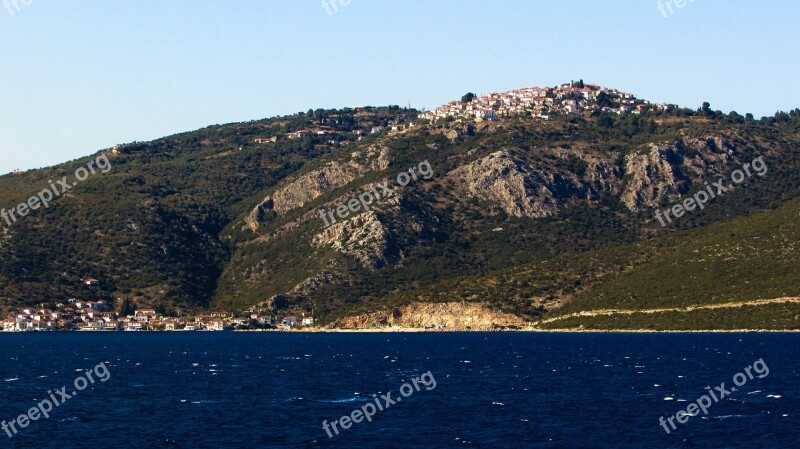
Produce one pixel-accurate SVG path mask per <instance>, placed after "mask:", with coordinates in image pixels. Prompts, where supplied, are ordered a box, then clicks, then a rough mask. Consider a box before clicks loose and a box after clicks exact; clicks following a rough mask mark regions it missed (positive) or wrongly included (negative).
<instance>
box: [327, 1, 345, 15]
mask: <svg viewBox="0 0 800 449" xmlns="http://www.w3.org/2000/svg"><path fill="white" fill-rule="evenodd" d="M351 1H352V0H322V7H323V8H325V11H326V12H327V13H328V15H329V16H332V15H334V14H335V13H337V12H339V5H340V4H341V5H342V6H348V5H349V4H350V2H351Z"/></svg>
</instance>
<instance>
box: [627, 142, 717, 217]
mask: <svg viewBox="0 0 800 449" xmlns="http://www.w3.org/2000/svg"><path fill="white" fill-rule="evenodd" d="M730 153H731V151H730V146H729V145H728V144H727V142H726V141H725V140H723V139H722V138H719V137H716V138H713V139H706V140H702V139H689V140H686V141H683V140H678V141H676V142H675V143H672V144H668V145H658V144H651V145H650V150H649V151H647V152H646V153H631V154H629V155H628V156H627V158H626V159H625V172H626V173H627V174H628V175H629V176H630V181H629V182H628V183H627V185H626V186H625V191H624V192H623V194H622V202H623V203H625V205H626V206H627V207H628V209H630V210H632V211H637V210H640V209H642V208H647V207H657V206H658V205H659V204H660V203H661V202H662V201H663V200H664V199H665V198H673V197H676V196H680V195H681V194H683V193H685V192H686V191H687V190H689V188H690V187H691V185H692V183H693V182H696V181H698V180H699V179H701V178H703V177H711V176H713V175H715V174H717V173H719V172H720V171H719V168H720V166H721V165H723V164H727V163H729V162H731V159H732V158H731V155H730Z"/></svg>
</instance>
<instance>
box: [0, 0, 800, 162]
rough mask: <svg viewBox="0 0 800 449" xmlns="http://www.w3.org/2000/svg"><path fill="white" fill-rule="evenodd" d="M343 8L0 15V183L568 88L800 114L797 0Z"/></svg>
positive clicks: (188, 7)
mask: <svg viewBox="0 0 800 449" xmlns="http://www.w3.org/2000/svg"><path fill="white" fill-rule="evenodd" d="M0 1H2V0H0ZM7 1H12V0H7ZM24 1H29V0H24ZM328 1H329V2H334V0H328ZM341 1H342V0H338V4H339V6H338V12H336V11H335V10H334V8H333V7H330V10H331V12H332V13H333V14H332V15H329V14H328V12H326V10H325V8H323V6H322V0H261V1H255V0H253V1H237V0H225V1H222V0H220V1H205V0H170V1H163V0H137V1H126V2H123V1H121V0H120V1H108V0H70V1H53V0H32V3H31V4H29V5H27V6H26V5H23V4H22V2H23V0H17V2H18V4H19V7H20V9H19V10H18V11H17V10H16V8H14V7H13V6H11V7H10V8H11V9H12V11H13V12H14V14H13V15H12V14H10V13H9V11H8V9H6V8H5V7H3V8H2V9H0V155H1V156H2V157H0V173H7V172H9V171H11V170H13V169H17V168H21V169H29V168H34V167H42V166H47V165H52V164H56V163H59V162H64V161H68V160H71V159H74V158H77V157H79V156H82V155H87V154H90V153H93V152H95V151H97V150H100V149H102V148H106V147H109V146H112V145H114V144H117V143H124V142H130V141H133V140H150V139H153V138H157V137H161V136H165V135H169V134H173V133H176V132H182V131H188V130H193V129H197V128H201V127H204V126H207V125H210V124H217V123H228V122H234V121H245V120H252V119H258V118H264V117H270V116H274V115H282V114H289V113H294V112H298V111H306V110H308V109H309V108H314V109H316V108H320V107H324V108H333V107H344V106H357V105H386V104H400V105H407V104H408V103H409V101H410V102H411V104H412V106H414V107H417V108H428V109H430V108H432V107H435V106H437V105H439V104H441V103H444V102H446V101H449V100H452V99H455V98H459V97H460V96H461V95H462V94H464V93H466V92H467V91H474V92H477V93H488V92H493V91H502V90H508V89H512V88H517V87H525V86H550V85H556V84H559V83H562V82H568V81H569V80H571V79H576V80H577V79H579V78H582V79H584V80H585V81H587V82H595V83H599V84H602V85H604V86H609V87H615V88H619V89H622V90H627V91H630V92H632V93H634V94H636V95H637V96H639V97H642V98H646V99H650V100H653V101H662V102H669V103H677V104H680V105H682V106H689V107H697V106H699V105H700V104H701V103H702V102H703V101H709V102H711V105H712V107H713V108H715V109H721V110H723V111H730V110H736V111H737V112H739V113H742V114H744V113H745V112H752V113H754V114H756V116H761V115H769V114H773V113H774V112H775V111H776V110H779V109H781V110H789V109H793V108H795V107H800V87H798V83H797V81H796V78H797V73H798V68H799V67H798V66H800V58H798V54H799V52H798V50H800V45H798V44H800V36H799V35H798V33H797V20H798V19H800V2H798V1H796V0H771V1H763V0H750V1H744V0H694V1H688V3H687V4H686V5H685V6H684V7H683V8H677V7H673V13H672V14H671V15H668V17H664V15H662V13H661V12H659V9H658V8H657V0H613V1H590V0H586V1H574V0H557V1H555V0H554V1H544V0H494V1H489V0H481V1H478V0H436V1H431V0H351V2H350V4H349V5H347V6H343V5H341ZM663 1H666V0H663ZM667 12H668V11H667Z"/></svg>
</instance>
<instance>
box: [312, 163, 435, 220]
mask: <svg viewBox="0 0 800 449" xmlns="http://www.w3.org/2000/svg"><path fill="white" fill-rule="evenodd" d="M417 174H419V177H422V179H425V180H429V179H431V178H433V167H431V164H430V163H429V162H428V161H424V162H420V163H419V164H418V165H417V166H416V167H411V168H410V169H408V171H407V172H405V171H404V172H400V173H398V174H397V184H399V185H400V187H405V186H407V185H409V184H411V181H416V180H418V179H419V177H418V176H417ZM378 189H380V190H381V192H378ZM396 191H397V187H389V181H388V180H386V181H383V182H382V183H378V184H375V186H374V187H373V188H372V189H371V190H368V191H366V192H364V193H362V194H360V195H358V198H353V199H351V200H350V201H348V202H347V204H342V205H341V206H339V207H336V208H333V209H330V210H328V211H325V210H324V209H320V211H319V216H320V217H322V220H323V221H324V222H325V227H326V228H327V227H328V226H331V225H332V224H334V223H336V218H335V217H334V213H335V214H336V216H337V217H339V219H341V220H344V219H345V218H347V217H348V216H349V215H350V214H354V213H356V212H358V211H359V210H362V209H363V210H365V211H368V210H369V206H370V205H372V203H374V202H375V201H377V200H380V199H381V198H388V197H391V196H394V194H395V193H396ZM328 218H330V221H328Z"/></svg>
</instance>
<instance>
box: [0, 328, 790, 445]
mask: <svg viewBox="0 0 800 449" xmlns="http://www.w3.org/2000/svg"><path fill="white" fill-rule="evenodd" d="M723 383H724V385H722V384H723ZM737 385H738V386H737ZM720 386H722V390H718V389H717V387H720ZM707 387H708V388H707ZM0 388H2V400H0V420H2V421H3V422H2V424H3V425H4V426H5V427H4V429H3V430H2V431H0V432H1V433H0V448H4V447H10V448H99V447H102V448H348V449H357V448H370V449H371V448H381V449H388V448H398V449H401V448H402V449H406V448H515V449H516V448H630V449H652V448H704V449H707V448H748V449H753V448H781V449H785V448H800V426H798V423H797V420H798V417H800V334H783V333H719V334H717V333H691V334H682V333H669V334H648V333H524V332H499V333H302V332H298V333H278V332H263V333H233V332H224V333H223V332H219V333H212V332H209V333H202V332H181V333H147V332H129V333H23V334H0ZM711 392H714V397H715V399H716V400H713V399H711ZM62 394H66V395H67V396H69V397H68V398H67V397H65V396H63V395H62ZM704 396H705V398H706V399H701V398H702V397H704ZM43 401H44V402H43ZM47 401H49V402H50V404H51V405H52V407H48V404H47ZM698 401H701V402H702V403H703V404H704V409H705V412H703V411H702V410H697V409H690V408H689V407H690V406H691V405H692V404H695V406H694V407H697V404H698ZM706 402H709V404H708V405H705V403H706ZM54 404H58V405H54ZM48 408H52V410H48V411H47V417H45V416H43V413H42V412H43V411H44V410H46V409H48ZM687 410H689V413H687V412H686V411H687ZM23 414H24V415H26V416H25V417H20V416H21V415H23ZM367 417H368V418H369V419H367ZM33 418H36V419H33ZM669 418H672V424H674V427H673V426H672V425H670V424H669V420H668V419H669ZM662 419H663V422H664V423H665V425H662V424H661V420H662ZM12 421H13V423H14V430H16V432H14V431H12V428H11V427H10V426H9V423H11V422H12ZM680 421H683V422H680ZM332 423H335V426H333V424H332ZM23 424H24V427H22V425H23ZM326 427H327V428H326ZM6 429H8V430H6Z"/></svg>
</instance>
